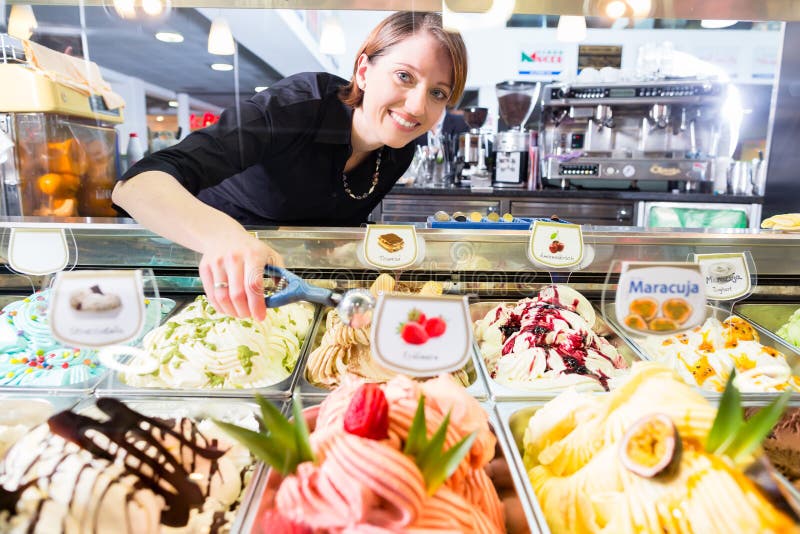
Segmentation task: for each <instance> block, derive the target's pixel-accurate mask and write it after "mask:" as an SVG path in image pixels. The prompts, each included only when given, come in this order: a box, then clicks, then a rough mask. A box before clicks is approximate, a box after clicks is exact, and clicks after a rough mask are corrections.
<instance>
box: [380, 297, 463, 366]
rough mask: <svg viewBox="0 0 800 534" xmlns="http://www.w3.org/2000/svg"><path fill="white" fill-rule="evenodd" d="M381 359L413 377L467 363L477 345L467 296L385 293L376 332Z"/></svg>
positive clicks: (385, 363) (381, 300) (384, 364)
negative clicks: (473, 337)
mask: <svg viewBox="0 0 800 534" xmlns="http://www.w3.org/2000/svg"><path fill="white" fill-rule="evenodd" d="M370 341H371V343H372V355H373V357H374V358H375V360H376V361H377V362H378V364H380V365H382V366H384V367H386V368H387V369H391V370H393V371H396V372H398V373H402V374H405V375H409V376H434V375H438V374H440V373H449V372H451V371H455V370H457V369H460V368H462V367H463V366H464V365H465V364H466V363H467V360H469V356H470V350H471V347H472V324H471V322H470V318H469V308H468V306H467V298H466V297H463V296H461V297H456V296H453V297H449V296H446V297H442V296H437V297H421V296H418V295H392V294H386V295H380V296H379V297H378V302H377V304H376V305H375V312H374V315H373V319H372V331H371V334H370Z"/></svg>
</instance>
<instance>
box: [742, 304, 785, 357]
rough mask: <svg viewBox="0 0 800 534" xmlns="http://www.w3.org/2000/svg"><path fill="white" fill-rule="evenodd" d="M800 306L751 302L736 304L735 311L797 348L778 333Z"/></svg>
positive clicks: (781, 340) (779, 339)
mask: <svg viewBox="0 0 800 534" xmlns="http://www.w3.org/2000/svg"><path fill="white" fill-rule="evenodd" d="M798 308H800V304H797V303H788V302H782V303H775V304H751V303H743V304H737V305H736V306H734V308H733V309H734V311H735V312H736V313H737V314H739V315H740V316H741V317H743V318H744V319H746V320H747V321H749V322H750V323H752V324H755V325H758V326H760V327H761V328H763V329H764V330H768V331H769V332H770V333H772V334H773V335H774V336H775V338H776V339H777V340H778V341H780V342H782V343H784V344H785V345H788V347H789V349H791V350H797V347H795V346H794V345H792V344H791V343H790V342H788V341H786V340H785V339H783V338H782V337H780V336H779V335H778V333H777V332H778V329H779V328H780V327H781V326H783V325H784V324H786V323H787V322H788V321H789V317H791V316H792V314H793V313H794V312H795V310H797V309H798Z"/></svg>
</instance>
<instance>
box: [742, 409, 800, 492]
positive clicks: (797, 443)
mask: <svg viewBox="0 0 800 534" xmlns="http://www.w3.org/2000/svg"><path fill="white" fill-rule="evenodd" d="M756 412H758V408H746V409H745V417H747V418H749V417H752V415H754V414H755V413H756ZM761 446H762V447H763V448H764V452H765V453H766V455H767V457H768V458H769V460H770V462H772V465H773V466H775V468H776V469H777V470H778V471H780V472H781V474H782V475H783V476H785V477H786V478H787V479H788V480H789V481H791V482H792V483H793V484H794V485H795V487H796V488H798V489H800V408H789V409H787V410H786V412H785V413H784V414H783V417H781V419H780V421H778V422H777V423H776V424H775V426H774V427H773V428H772V431H771V432H770V434H769V436H767V438H766V439H765V440H764V442H763V443H762V444H761Z"/></svg>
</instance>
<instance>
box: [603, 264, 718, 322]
mask: <svg viewBox="0 0 800 534" xmlns="http://www.w3.org/2000/svg"><path fill="white" fill-rule="evenodd" d="M614 307H615V312H616V315H617V322H618V323H619V324H620V325H622V326H623V327H624V328H625V329H626V330H628V331H629V332H632V333H634V334H638V335H642V334H672V333H675V332H679V331H683V330H688V329H690V328H694V327H695V326H697V325H699V324H700V323H702V322H703V321H704V320H705V318H706V297H705V283H704V280H703V275H702V273H701V272H700V266H699V265H698V264H696V263H655V262H623V263H622V270H621V274H620V277H619V284H618V285H617V293H616V302H615V305H614Z"/></svg>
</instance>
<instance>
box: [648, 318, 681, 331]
mask: <svg viewBox="0 0 800 534" xmlns="http://www.w3.org/2000/svg"><path fill="white" fill-rule="evenodd" d="M647 326H649V327H650V330H651V331H652V332H672V331H673V330H677V329H678V323H676V322H675V321H673V320H672V319H667V318H666V317H656V318H655V319H653V320H652V321H650V322H649V323H647Z"/></svg>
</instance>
